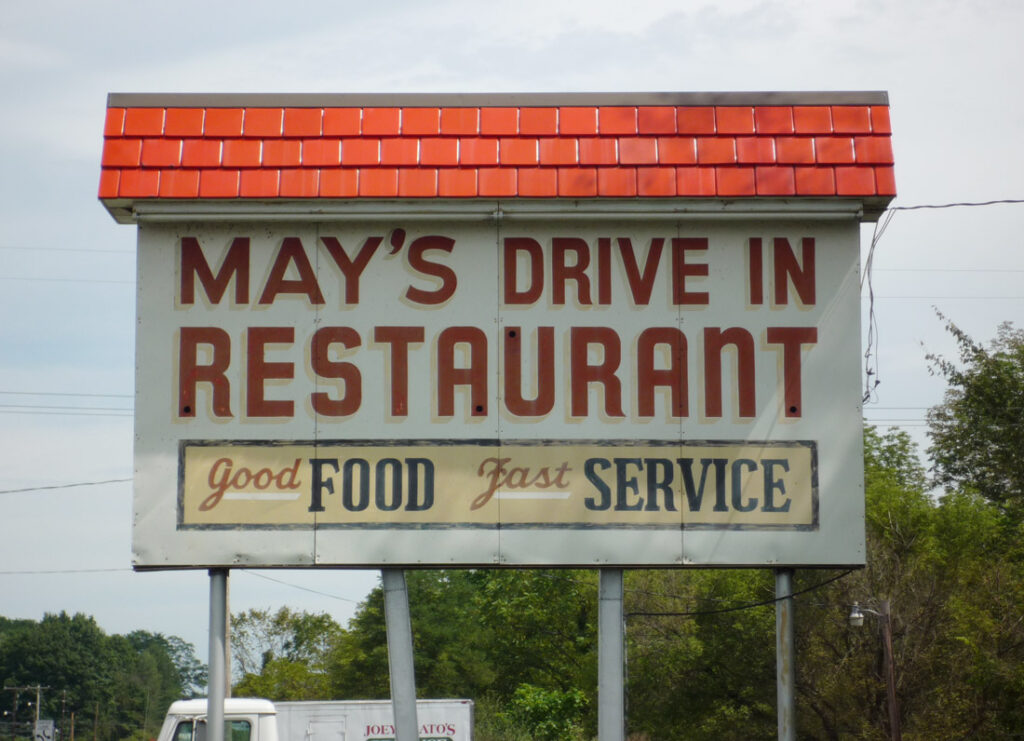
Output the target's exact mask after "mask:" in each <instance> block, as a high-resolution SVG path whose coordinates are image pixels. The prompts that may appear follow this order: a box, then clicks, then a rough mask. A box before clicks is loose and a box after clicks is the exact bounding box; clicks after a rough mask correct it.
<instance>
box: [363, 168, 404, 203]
mask: <svg viewBox="0 0 1024 741" xmlns="http://www.w3.org/2000/svg"><path fill="white" fill-rule="evenodd" d="M359 195H360V196H363V197H365V198H394V197H395V196H397V195H398V170H396V169H394V168H382V169H377V168H364V169H361V170H360V171H359Z"/></svg>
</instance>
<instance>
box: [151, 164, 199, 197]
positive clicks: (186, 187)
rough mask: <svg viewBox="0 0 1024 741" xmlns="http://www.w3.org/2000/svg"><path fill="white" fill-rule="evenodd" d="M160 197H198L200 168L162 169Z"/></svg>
mask: <svg viewBox="0 0 1024 741" xmlns="http://www.w3.org/2000/svg"><path fill="white" fill-rule="evenodd" d="M159 197H160V198H198V197H199V170H162V171H161V172H160V191H159Z"/></svg>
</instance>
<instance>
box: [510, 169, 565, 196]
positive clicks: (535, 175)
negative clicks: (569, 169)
mask: <svg viewBox="0 0 1024 741" xmlns="http://www.w3.org/2000/svg"><path fill="white" fill-rule="evenodd" d="M518 178H519V192H518V193H517V195H519V196H520V197H523V198H553V197H554V196H556V195H558V171H557V170H555V169H554V168H551V167H521V168H519V172H518Z"/></svg>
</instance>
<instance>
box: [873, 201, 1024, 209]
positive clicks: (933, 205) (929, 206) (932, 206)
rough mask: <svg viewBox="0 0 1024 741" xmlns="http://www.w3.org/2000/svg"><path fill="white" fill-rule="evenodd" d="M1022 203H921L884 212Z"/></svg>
mask: <svg viewBox="0 0 1024 741" xmlns="http://www.w3.org/2000/svg"><path fill="white" fill-rule="evenodd" d="M1019 203H1024V198H999V199H996V200H993V201H959V202H956V203H922V204H918V205H916V206H890V207H889V208H887V209H885V210H886V211H921V210H924V209H932V210H937V209H943V208H976V207H978V206H1004V205H1010V204H1019Z"/></svg>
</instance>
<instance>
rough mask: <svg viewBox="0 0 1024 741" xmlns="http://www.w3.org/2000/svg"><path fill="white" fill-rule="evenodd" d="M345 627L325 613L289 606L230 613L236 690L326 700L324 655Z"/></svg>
mask: <svg viewBox="0 0 1024 741" xmlns="http://www.w3.org/2000/svg"><path fill="white" fill-rule="evenodd" d="M344 632H345V631H344V630H343V629H342V628H341V626H340V625H338V623H337V622H336V621H335V620H334V618H332V617H331V616H330V615H327V614H326V613H307V612H302V611H293V610H291V609H289V608H288V607H282V608H280V609H279V610H277V612H270V611H269V610H247V611H245V612H243V613H240V614H238V615H233V616H232V618H231V656H232V659H233V661H234V664H235V670H236V676H238V677H239V680H238V682H237V684H236V685H235V691H236V692H237V693H240V694H247V695H253V696H257V697H267V698H269V699H271V700H320V699H328V697H329V685H328V678H327V672H328V657H329V656H330V654H331V652H332V651H333V650H334V648H335V646H336V645H337V643H338V641H340V640H341V638H342V636H343V635H344Z"/></svg>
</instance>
